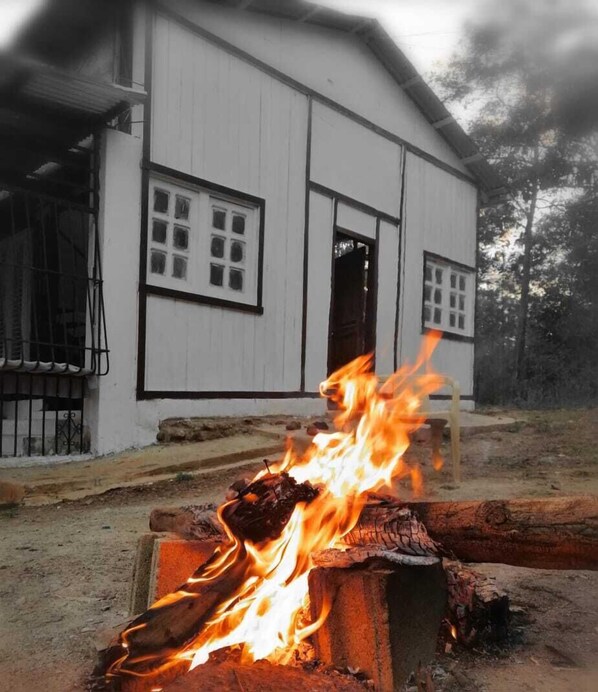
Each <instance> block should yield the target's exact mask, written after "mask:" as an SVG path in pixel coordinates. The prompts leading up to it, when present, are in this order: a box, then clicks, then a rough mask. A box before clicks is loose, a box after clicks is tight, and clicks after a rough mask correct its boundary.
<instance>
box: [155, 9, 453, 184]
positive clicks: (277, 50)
mask: <svg viewBox="0 0 598 692" xmlns="http://www.w3.org/2000/svg"><path fill="white" fill-rule="evenodd" d="M169 6H171V7H173V8H174V9H175V10H176V11H177V12H180V13H181V14H183V15H184V16H185V17H187V18H188V19H190V20H191V21H193V22H195V23H197V24H198V25H200V26H202V27H204V28H206V29H207V30H208V31H211V32H212V33H214V34H216V35H217V36H219V37H221V38H223V39H225V40H226V41H228V42H229V43H232V44H234V45H235V46H238V47H239V48H241V49H242V50H244V51H246V52H247V53H250V54H251V55H253V56H255V57H256V58H258V59H260V60H263V61H264V62H265V63H267V64H269V65H271V66H272V67H274V68H276V69H277V70H280V71H281V72H283V73H285V74H287V75H289V76H290V77H292V78H293V79H296V80H297V81H298V82H301V83H302V84H305V85H307V86H308V87H310V88H311V89H314V90H315V91H317V92H319V93H321V94H323V95H325V96H326V97H328V98H330V99H332V100H334V101H337V102H338V103H340V104H342V105H343V106H345V107H346V108H349V109H351V110H353V111H355V112H356V113H358V114H359V115H361V116H363V117H365V118H367V119H368V120H370V121H372V122H374V123H376V124H377V125H380V126H381V127H383V128H385V129H386V130H389V131H390V132H393V133H394V134H396V135H398V136H399V137H402V138H403V139H405V140H407V141H408V142H410V143H412V144H414V145H416V146H418V147H420V148H421V149H423V150H424V151H427V152H428V153H430V154H432V155H434V156H437V157H438V158H439V159H441V160H442V161H445V162H446V163H449V164H451V165H453V166H455V167H456V168H458V169H459V170H462V171H464V172H466V168H465V167H464V166H463V164H461V162H460V161H459V159H458V158H457V156H456V155H455V153H454V152H453V151H452V150H451V148H450V147H449V145H448V144H447V143H446V142H445V141H444V139H443V138H442V137H441V135H440V134H439V133H438V131H436V130H434V128H433V127H432V126H431V125H430V124H429V123H428V122H427V120H426V119H425V118H424V116H423V115H422V114H421V112H420V111H419V109H418V108H417V106H416V105H415V104H414V103H413V101H411V99H410V98H409V96H408V95H407V94H406V93H405V92H404V91H403V90H402V89H401V88H400V87H399V85H398V84H397V83H396V81H395V80H394V79H393V77H392V76H391V75H390V73H389V72H388V70H386V68H385V67H384V66H383V65H382V63H381V62H380V61H379V60H378V59H377V58H376V56H375V55H374V54H373V52H372V51H371V50H370V49H369V48H368V46H367V45H366V44H365V43H364V41H363V40H361V39H360V38H359V37H357V36H355V35H353V34H349V33H344V32H341V31H335V30H332V29H326V28H324V27H319V26H314V25H313V24H309V23H300V22H296V21H289V20H284V19H280V18H278V17H269V16H268V15H265V14H258V13H255V12H238V11H231V10H230V8H226V7H221V6H219V5H217V4H216V3H211V2H202V1H201V0H170V2H169Z"/></svg>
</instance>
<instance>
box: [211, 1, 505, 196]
mask: <svg viewBox="0 0 598 692" xmlns="http://www.w3.org/2000/svg"><path fill="white" fill-rule="evenodd" d="M209 2H212V3H214V4H218V5H224V6H227V7H236V8H237V9H244V10H248V11H251V12H258V13H265V14H269V15H274V16H278V17H281V18H283V19H288V20H294V21H301V22H306V23H309V24H315V25H318V26H324V27H327V28H331V29H336V30H339V31H345V32H350V33H353V34H355V35H356V36H359V37H360V38H361V39H362V40H363V41H364V42H365V43H366V44H367V45H368V46H369V48H370V49H371V51H372V52H373V53H374V55H376V57H377V58H378V59H379V60H380V62H381V63H382V64H383V65H384V66H385V67H386V69H387V70H388V71H389V72H390V74H391V75H392V76H393V78H394V79H395V81H396V82H397V84H398V86H399V87H400V88H401V89H403V91H404V92H405V93H406V94H407V96H409V98H410V99H411V100H412V101H413V102H414V103H415V105H416V106H417V107H418V108H419V110H420V111H421V112H422V114H423V115H424V117H425V118H426V120H427V121H428V122H429V123H430V124H431V125H433V126H436V128H437V129H438V133H439V135H440V136H441V137H442V138H443V139H444V140H445V141H446V142H447V143H448V144H449V146H450V147H451V149H452V150H453V151H454V152H455V154H456V155H457V156H458V157H459V159H460V160H461V162H462V163H463V165H464V166H465V167H466V168H467V170H468V171H469V172H470V173H471V175H472V177H473V178H474V179H475V180H476V181H477V182H478V183H479V186H480V188H481V190H482V191H483V192H484V193H485V195H486V196H487V198H488V201H489V202H492V201H497V200H498V199H499V198H501V197H503V196H504V195H505V194H506V192H507V190H506V188H505V185H504V183H503V181H502V179H501V178H500V176H499V175H498V173H497V172H496V170H495V169H494V168H493V167H492V166H491V165H490V163H488V161H487V160H486V159H485V158H484V157H483V156H482V155H481V154H480V152H479V150H478V148H477V146H476V144H475V143H474V141H473V140H472V139H471V137H470V136H469V135H468V134H467V133H466V132H465V131H464V130H463V128H462V127H461V126H460V125H459V124H458V123H457V122H456V121H455V120H454V119H453V118H452V116H451V114H450V112H449V111H448V109H447V108H446V106H445V105H444V104H443V102H442V101H441V100H440V99H439V98H438V96H437V95H436V94H435V93H434V92H433V91H432V89H431V88H430V87H429V86H428V84H426V82H425V81H424V79H423V78H422V77H421V75H420V74H419V73H418V71H417V70H416V69H415V67H414V66H413V65H412V63H411V62H410V60H409V59H408V58H407V57H406V56H405V54H404V53H403V51H402V50H401V49H400V48H399V47H398V46H397V44H396V43H395V41H394V40H393V39H392V38H391V37H390V36H389V35H388V33H387V32H386V30H385V29H384V28H383V27H382V25H381V24H380V22H378V21H377V20H376V19H373V18H370V17H364V16H358V15H351V14H346V13H344V12H340V11H337V10H334V9H331V8H329V7H324V6H323V5H320V4H319V3H317V2H311V1H310V0H209Z"/></svg>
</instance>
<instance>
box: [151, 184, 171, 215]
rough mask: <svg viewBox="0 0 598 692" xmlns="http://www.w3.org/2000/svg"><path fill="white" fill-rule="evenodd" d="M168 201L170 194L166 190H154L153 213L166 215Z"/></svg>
mask: <svg viewBox="0 0 598 692" xmlns="http://www.w3.org/2000/svg"><path fill="white" fill-rule="evenodd" d="M169 201H170V193H169V192H168V191H167V190H161V189H160V188H158V187H155V188H154V211H157V212H158V213H159V214H168V204H169Z"/></svg>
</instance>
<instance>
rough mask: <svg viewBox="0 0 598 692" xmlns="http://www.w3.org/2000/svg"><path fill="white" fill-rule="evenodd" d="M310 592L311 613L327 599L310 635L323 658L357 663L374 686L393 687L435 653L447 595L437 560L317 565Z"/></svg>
mask: <svg viewBox="0 0 598 692" xmlns="http://www.w3.org/2000/svg"><path fill="white" fill-rule="evenodd" d="M309 593H310V601H311V607H312V615H313V616H314V617H315V616H317V614H318V613H320V612H321V609H322V607H323V604H324V603H325V602H326V601H328V602H331V610H330V613H329V615H328V617H327V619H326V621H325V623H324V624H323V625H322V627H321V628H320V629H319V630H318V631H317V632H316V633H315V635H314V637H313V640H314V644H315V647H316V654H317V657H318V658H319V659H320V660H321V661H323V662H324V663H326V664H328V665H333V666H336V667H341V668H343V667H349V666H350V667H351V668H359V669H360V670H361V671H363V672H364V673H366V674H367V675H368V677H369V678H371V679H372V680H373V681H374V685H375V689H376V690H381V692H395V691H397V690H400V689H401V688H402V686H403V684H404V683H405V682H406V680H407V679H408V677H409V675H410V674H411V673H412V672H413V671H415V670H416V669H417V667H418V665H420V664H421V665H426V664H427V663H428V662H429V661H431V660H432V659H433V658H434V654H435V650H436V640H437V637H438V631H439V628H440V624H441V622H442V618H443V616H444V613H445V608H446V598H447V595H446V577H445V574H444V570H443V568H442V565H441V564H436V565H431V566H417V567H414V566H399V567H396V566H393V567H391V568H390V567H389V568H386V567H385V566H382V567H379V566H375V567H374V566H369V567H366V566H359V567H355V568H351V569H339V568H322V569H315V570H313V571H312V572H311V574H310V576H309Z"/></svg>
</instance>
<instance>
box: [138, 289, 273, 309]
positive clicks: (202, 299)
mask: <svg viewBox="0 0 598 692" xmlns="http://www.w3.org/2000/svg"><path fill="white" fill-rule="evenodd" d="M140 291H141V292H143V293H144V294H145V295H146V296H158V297H160V298H172V299H173V300H183V301H185V302H187V303H197V304H199V305H212V306H214V307H219V308H228V309H229V310H237V311H238V312H247V313H251V314H253V315H263V314H264V308H263V307H262V306H261V305H247V304H246V303H237V302H236V301H233V300H224V299H223V298H213V297H212V296H203V295H199V294H198V293H188V292H187V291H177V290H175V289H173V288H163V287H162V286H152V285H151V284H145V286H142V287H141V288H140Z"/></svg>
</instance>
